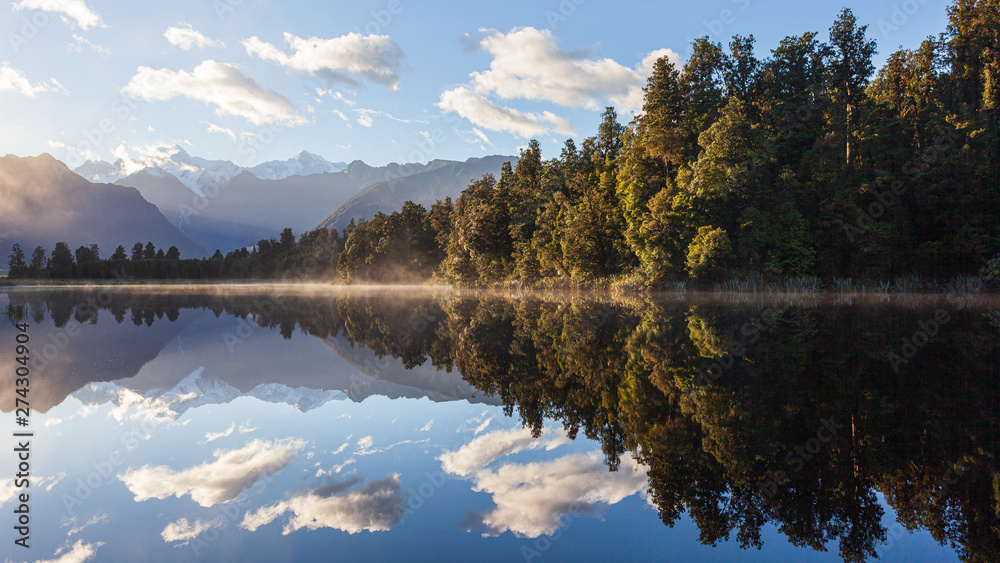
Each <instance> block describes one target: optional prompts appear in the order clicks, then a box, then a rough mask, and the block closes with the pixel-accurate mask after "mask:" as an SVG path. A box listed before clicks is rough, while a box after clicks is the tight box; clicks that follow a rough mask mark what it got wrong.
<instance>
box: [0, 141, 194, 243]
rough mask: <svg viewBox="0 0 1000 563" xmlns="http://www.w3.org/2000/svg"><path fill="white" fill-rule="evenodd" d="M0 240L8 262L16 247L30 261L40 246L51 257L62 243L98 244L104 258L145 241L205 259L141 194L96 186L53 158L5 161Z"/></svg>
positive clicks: (0, 165) (0, 178)
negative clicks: (55, 248) (120, 246)
mask: <svg viewBox="0 0 1000 563" xmlns="http://www.w3.org/2000/svg"><path fill="white" fill-rule="evenodd" d="M0 238H2V240H0V256H3V257H6V256H7V255H8V254H9V253H10V249H11V246H12V245H13V244H14V243H19V244H20V245H21V248H22V249H23V250H24V252H25V254H26V255H28V256H30V254H31V251H32V250H33V249H34V248H35V246H37V245H41V246H42V247H44V248H45V250H46V253H47V254H48V253H51V251H52V248H53V247H54V246H55V243H56V242H58V241H66V242H68V243H69V245H70V248H71V249H76V248H77V247H79V246H81V245H89V244H91V243H97V244H98V245H99V246H100V250H101V255H102V257H107V256H110V255H111V254H112V252H114V249H115V247H116V246H118V245H119V244H122V245H124V246H125V247H126V248H127V249H130V248H131V246H132V244H134V243H136V242H140V241H141V242H146V241H152V242H153V244H155V245H156V246H157V247H158V248H169V247H170V246H176V247H177V248H178V249H179V250H180V251H181V256H182V257H188V258H194V257H201V256H204V255H205V249H204V248H203V247H202V246H200V245H198V244H197V243H195V242H194V241H192V240H191V239H190V238H188V237H186V236H184V235H183V234H182V233H181V232H180V231H178V230H177V229H176V228H175V227H174V226H173V225H171V224H170V222H169V221H167V219H166V218H165V217H164V216H163V214H162V213H160V211H159V210H158V209H157V207H156V206H155V205H153V204H152V203H150V202H148V201H146V200H145V199H143V197H142V195H141V194H140V193H139V191H138V190H136V189H134V188H129V187H125V186H117V185H113V184H92V183H90V182H88V181H86V180H84V179H83V178H81V177H80V176H78V175H77V174H74V173H73V172H72V171H70V169H69V168H67V167H66V165H64V164H63V163H61V162H59V161H58V160H56V159H55V158H53V157H52V156H50V155H48V154H43V155H41V156H38V157H26V158H19V157H16V156H13V155H7V156H5V157H3V158H0Z"/></svg>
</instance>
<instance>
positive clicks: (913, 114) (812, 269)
mask: <svg viewBox="0 0 1000 563" xmlns="http://www.w3.org/2000/svg"><path fill="white" fill-rule="evenodd" d="M949 16H950V25H949V27H948V30H947V32H946V33H944V34H942V35H941V36H940V37H938V38H933V37H931V38H928V39H927V40H926V41H924V42H923V43H922V44H921V45H920V46H919V47H918V48H916V49H914V50H900V51H897V52H895V53H893V54H892V55H891V56H889V58H888V61H887V63H886V65H885V66H884V67H883V68H882V69H881V70H879V71H878V73H877V74H875V69H874V66H873V63H872V57H873V55H874V54H875V53H876V45H875V42H874V41H871V40H868V39H867V38H866V26H859V25H858V23H857V21H856V19H855V17H854V15H853V14H852V13H851V11H850V10H846V9H845V10H844V11H843V12H842V13H841V14H840V16H839V17H838V18H837V20H836V21H835V23H834V24H833V26H832V27H831V28H830V30H829V38H828V42H826V43H823V42H820V41H819V39H818V35H817V34H816V33H814V32H808V33H804V34H802V35H799V36H793V37H787V38H785V39H784V40H782V41H781V43H780V44H779V45H778V46H777V47H776V48H774V49H772V50H771V54H770V56H769V57H768V58H766V59H763V60H760V59H758V58H756V56H755V54H754V53H755V42H754V38H753V36H749V37H739V36H737V37H734V38H733V40H732V42H731V43H730V44H729V46H728V50H726V49H724V47H723V45H722V44H719V43H712V42H711V41H710V40H709V39H708V38H701V39H697V40H695V41H694V43H693V45H692V55H691V57H690V58H689V59H688V61H687V62H686V63H685V64H684V65H683V67H682V68H676V67H675V66H674V65H673V64H672V63H671V62H670V61H669V60H668V59H667V58H662V59H660V60H658V61H657V62H656V64H655V66H654V68H653V73H652V76H650V78H649V80H648V83H647V86H646V88H645V103H644V106H643V108H642V112H641V113H640V114H639V115H638V116H637V117H636V118H635V119H634V120H633V121H632V122H631V123H629V124H628V125H627V126H625V125H622V124H620V123H619V121H618V116H617V114H616V112H615V110H614V109H613V108H608V109H607V110H606V112H605V113H604V116H603V122H602V124H601V125H600V128H599V131H598V133H597V135H596V136H594V137H590V138H588V139H586V140H584V141H583V143H582V145H581V146H579V147H578V146H577V145H576V144H575V143H574V142H573V141H572V140H568V141H567V142H566V144H565V147H564V149H563V150H562V153H561V154H560V155H559V156H558V157H557V158H553V159H550V160H543V159H542V155H541V151H540V149H539V144H538V143H537V142H535V141H532V142H531V143H530V144H529V146H528V148H527V149H526V150H524V151H522V153H521V155H520V160H519V161H518V163H517V165H516V167H513V168H512V167H511V166H506V167H504V169H503V171H502V172H501V173H500V176H499V178H496V177H493V176H485V177H483V178H482V179H479V180H476V181H474V182H473V183H472V184H471V185H470V186H469V188H468V189H467V190H465V192H464V193H463V194H462V195H461V197H459V198H458V200H457V201H455V202H453V203H452V202H450V201H445V202H439V203H438V204H437V205H436V206H435V208H434V209H432V210H431V211H430V212H427V211H426V210H423V209H422V208H420V207H419V206H412V204H410V205H408V207H407V208H404V209H403V211H402V212H400V213H398V214H393V216H391V217H390V216H385V215H380V216H378V217H376V218H375V219H374V220H373V221H369V222H364V223H361V224H360V225H357V226H355V227H353V228H351V229H350V230H349V231H348V232H345V238H346V252H345V253H344V256H343V257H342V258H341V260H340V264H339V266H338V270H339V272H340V273H341V275H343V276H344V277H346V278H348V279H350V280H354V279H361V280H370V279H376V280H377V279H382V278H383V277H384V276H385V275H386V273H387V272H391V277H392V278H398V277H399V276H401V275H403V273H404V272H407V271H408V272H409V273H410V274H412V275H413V276H415V277H417V278H422V277H426V276H427V274H428V272H430V271H431V270H434V271H435V272H436V273H437V274H438V275H439V276H440V277H441V278H443V279H445V280H447V281H450V282H453V283H489V284H494V283H497V282H502V281H510V282H522V283H536V282H539V281H542V280H547V279H556V280H572V281H587V280H592V279H595V278H607V277H613V276H622V277H627V278H628V279H632V280H635V281H637V282H645V283H647V284H651V285H656V284H660V283H663V282H670V281H680V280H687V279H694V280H711V279H717V278H720V277H723V276H740V275H745V274H750V273H754V274H760V275H762V276H765V277H769V278H778V277H792V276H801V275H816V276H820V277H823V278H828V279H829V278H832V277H835V276H853V277H857V278H864V279H876V278H880V279H888V278H892V277H896V276H903V275H910V274H916V275H923V276H926V277H948V276H955V275H960V274H976V273H978V272H979V271H980V269H981V268H982V267H983V266H984V265H985V264H986V263H987V262H988V261H989V260H990V259H991V258H993V257H996V256H997V253H998V249H1000V220H998V219H1000V214H998V205H1000V193H998V191H1000V133H998V118H1000V113H998V111H1000V87H998V86H997V85H998V84H1000V49H998V48H997V42H996V38H997V33H998V29H1000V4H998V3H997V2H996V0H957V1H956V2H955V3H954V4H953V5H952V6H951V7H950V8H949ZM449 210H450V212H449ZM421 212H422V213H421ZM418 255H419V256H418ZM439 257H441V261H440V262H439V263H438V262H437V260H438V258H439ZM435 264H437V266H436V267H434V266H435Z"/></svg>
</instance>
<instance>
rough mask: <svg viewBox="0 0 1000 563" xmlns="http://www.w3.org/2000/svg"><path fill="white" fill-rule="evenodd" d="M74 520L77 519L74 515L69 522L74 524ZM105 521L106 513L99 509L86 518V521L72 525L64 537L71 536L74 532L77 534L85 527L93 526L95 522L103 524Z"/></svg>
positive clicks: (106, 519)
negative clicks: (88, 518)
mask: <svg viewBox="0 0 1000 563" xmlns="http://www.w3.org/2000/svg"><path fill="white" fill-rule="evenodd" d="M76 521H77V520H76V518H75V517H74V518H72V519H71V520H70V522H69V523H71V524H75V523H76ZM107 521H108V513H107V512H104V511H103V510H101V511H99V512H98V513H97V514H95V515H93V516H91V517H90V520H87V521H86V522H84V523H83V524H80V525H79V526H74V527H73V528H71V529H70V531H68V532H66V537H69V536H72V535H74V534H79V533H80V532H82V531H83V530H85V529H86V528H89V527H90V526H94V525H96V524H103V523H104V522H107Z"/></svg>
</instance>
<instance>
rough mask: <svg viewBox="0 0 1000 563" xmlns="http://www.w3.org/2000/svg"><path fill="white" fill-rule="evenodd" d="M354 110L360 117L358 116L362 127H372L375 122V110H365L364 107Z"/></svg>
mask: <svg viewBox="0 0 1000 563" xmlns="http://www.w3.org/2000/svg"><path fill="white" fill-rule="evenodd" d="M354 112H355V113H357V114H358V117H357V119H358V125H360V126H362V127H371V126H372V124H373V121H372V115H374V112H372V111H370V110H364V109H356V110H354Z"/></svg>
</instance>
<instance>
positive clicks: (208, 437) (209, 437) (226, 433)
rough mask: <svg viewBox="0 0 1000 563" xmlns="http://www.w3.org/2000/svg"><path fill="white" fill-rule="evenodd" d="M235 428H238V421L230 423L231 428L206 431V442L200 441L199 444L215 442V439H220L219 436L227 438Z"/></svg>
mask: <svg viewBox="0 0 1000 563" xmlns="http://www.w3.org/2000/svg"><path fill="white" fill-rule="evenodd" d="M233 430H236V423H235V422H234V423H232V424H230V425H229V428H226V429H225V430H223V431H222V432H206V433H205V441H204V442H198V443H199V444H207V443H209V442H214V441H216V440H218V439H219V438H225V437H226V436H229V435H230V434H232V433H233Z"/></svg>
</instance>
